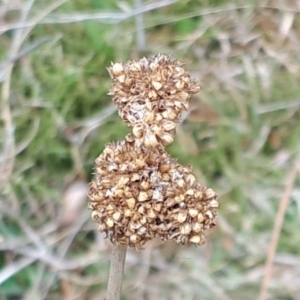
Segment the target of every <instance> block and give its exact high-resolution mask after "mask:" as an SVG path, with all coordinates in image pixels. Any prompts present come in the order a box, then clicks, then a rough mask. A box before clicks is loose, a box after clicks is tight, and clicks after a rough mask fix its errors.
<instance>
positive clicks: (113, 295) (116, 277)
mask: <svg viewBox="0 0 300 300" xmlns="http://www.w3.org/2000/svg"><path fill="white" fill-rule="evenodd" d="M126 250H127V245H114V248H113V252H112V258H111V263H110V270H109V277H108V285H107V292H106V300H120V296H121V288H122V277H123V272H124V263H125V257H126Z"/></svg>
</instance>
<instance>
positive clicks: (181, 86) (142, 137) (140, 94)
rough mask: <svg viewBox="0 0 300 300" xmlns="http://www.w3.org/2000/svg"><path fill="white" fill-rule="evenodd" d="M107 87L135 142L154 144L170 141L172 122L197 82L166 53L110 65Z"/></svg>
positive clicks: (171, 140)
mask: <svg viewBox="0 0 300 300" xmlns="http://www.w3.org/2000/svg"><path fill="white" fill-rule="evenodd" d="M108 71H109V73H110V75H111V77H112V78H113V79H114V84H113V86H112V87H111V89H110V95H113V102H114V103H115V104H116V106H117V107H118V109H119V114H120V116H121V118H122V119H123V120H124V121H125V122H126V123H127V124H128V125H129V126H131V127H133V130H132V132H133V134H134V136H135V138H136V140H137V143H140V144H141V143H143V144H144V146H145V147H155V146H156V145H157V144H158V143H161V144H162V145H164V146H166V145H169V144H171V143H172V142H173V140H174V134H175V127H176V122H177V121H178V119H179V117H180V115H181V113H182V112H183V111H184V110H187V109H188V108H189V99H190V97H191V94H195V93H197V92H198V91H199V89H200V87H199V85H198V84H197V83H196V82H195V81H193V80H191V78H190V75H189V74H188V73H187V72H186V71H185V69H184V68H183V64H182V63H180V62H178V61H176V60H172V59H171V58H170V57H168V56H166V55H157V56H154V57H152V58H150V59H146V58H143V59H141V60H140V61H138V62H136V61H129V62H127V63H126V64H125V65H123V64H120V63H116V64H112V66H111V67H110V68H108Z"/></svg>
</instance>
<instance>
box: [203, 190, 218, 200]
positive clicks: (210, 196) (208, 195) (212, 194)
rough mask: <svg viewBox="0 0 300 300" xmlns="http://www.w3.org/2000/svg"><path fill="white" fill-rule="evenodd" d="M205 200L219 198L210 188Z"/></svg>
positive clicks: (206, 192)
mask: <svg viewBox="0 0 300 300" xmlns="http://www.w3.org/2000/svg"><path fill="white" fill-rule="evenodd" d="M204 193H205V198H206V199H212V198H215V197H216V196H217V194H216V192H215V191H214V190H213V189H211V188H208V189H207V190H205V192H204Z"/></svg>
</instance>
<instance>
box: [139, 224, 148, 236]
mask: <svg viewBox="0 0 300 300" xmlns="http://www.w3.org/2000/svg"><path fill="white" fill-rule="evenodd" d="M146 232H147V228H146V227H144V226H142V227H141V228H140V229H139V230H138V231H137V234H138V235H144V234H145V233H146Z"/></svg>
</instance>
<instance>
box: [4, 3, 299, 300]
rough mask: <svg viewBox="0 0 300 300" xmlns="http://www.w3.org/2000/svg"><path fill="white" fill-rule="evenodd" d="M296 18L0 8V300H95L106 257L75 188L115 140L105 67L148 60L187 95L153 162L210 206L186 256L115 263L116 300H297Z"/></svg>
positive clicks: (288, 10) (193, 10)
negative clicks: (180, 171)
mask: <svg viewBox="0 0 300 300" xmlns="http://www.w3.org/2000/svg"><path fill="white" fill-rule="evenodd" d="M299 13H300V5H299V1H296V0H295V1H288V0H284V1H254V0H253V1H250V0H248V1H227V0H218V1H200V0H199V1H196V0H191V1H185V0H182V1H176V0H168V1H167V0H162V1H146V0H143V1H142V0H136V1H130V0H123V1H121V0H120V1H117V0H113V1H96V0H72V1H68V0H61V1H45V0H43V1H34V0H29V1H21V0H11V1H2V2H0V34H1V35H0V84H1V96H0V97H1V117H2V118H1V128H0V140H1V153H0V179H1V183H0V184H1V188H0V196H1V202H0V215H1V220H0V251H1V255H0V299H10V300H12V299H102V298H104V294H105V286H106V280H107V272H108V267H109V255H110V249H111V248H110V247H111V246H110V244H109V242H107V241H106V240H104V239H103V237H102V236H100V235H99V234H98V233H97V232H96V226H95V224H93V223H92V222H91V221H90V218H89V212H88V211H87V209H86V197H85V195H86V191H87V190H86V189H87V185H86V183H87V182H88V181H89V180H90V179H91V176H92V170H93V165H94V158H95V157H96V156H97V155H99V153H100V152H101V151H102V149H103V148H104V145H105V144H106V143H107V142H108V141H112V140H118V139H123V137H124V135H125V134H126V133H127V132H128V128H127V127H126V125H124V124H123V123H122V121H121V119H120V118H119V117H118V116H117V114H116V111H115V108H114V107H113V106H112V105H111V100H110V98H109V96H107V92H108V89H109V86H110V84H111V79H110V77H109V75H108V73H107V70H106V67H107V66H109V65H110V63H111V61H114V62H117V61H123V62H125V61H127V60H128V59H137V58H140V57H142V56H144V55H146V56H148V55H152V54H157V53H166V54H170V55H171V56H172V57H174V58H178V59H179V60H180V61H183V62H184V63H185V64H186V68H187V69H188V70H189V71H190V72H191V73H192V74H193V77H195V78H196V79H197V80H199V82H200V83H201V86H202V90H201V91H200V93H199V94H198V95H196V96H195V97H194V98H193V99H192V103H191V109H190V111H189V112H187V113H186V114H185V115H184V116H183V118H182V122H181V123H180V125H179V126H178V133H177V138H176V142H175V143H174V145H172V146H171V147H169V148H168V150H169V152H170V153H171V154H172V155H173V156H174V157H177V158H178V160H179V162H180V163H183V164H192V165H193V166H194V173H195V174H196V175H197V177H198V179H199V181H201V182H203V183H204V184H207V185H209V186H211V187H212V188H214V189H215V190H216V191H217V192H218V194H219V195H220V197H219V200H220V204H221V206H220V217H219V225H218V227H217V228H216V229H215V230H214V231H212V232H211V234H210V235H209V236H208V241H207V244H206V245H205V246H203V247H201V248H195V247H193V246H188V247H181V246H177V245H175V244H173V243H165V244H162V243H160V242H158V241H154V242H153V243H149V244H148V245H147V246H146V247H145V250H144V251H139V252H136V251H135V250H131V251H129V253H128V255H127V261H126V270H125V274H126V275H125V278H124V285H123V295H124V296H123V299H258V294H259V290H260V288H261V285H262V282H263V278H266V277H265V276H266V275H265V274H271V280H270V283H269V285H268V295H269V299H282V300H290V299H300V298H299V297H300V296H299V295H300V289H299V280H300V277H299V276H300V256H299V254H300V250H299V244H300V231H299V229H298V228H300V179H299V165H300V163H299V137H300V122H299V116H300V99H299V92H300V87H299V80H300V72H299V66H300V52H299V45H300V16H299ZM12 63H13V64H12ZM12 66H13V69H11V68H12ZM297 168H298V175H296V172H297ZM294 175H295V176H294ZM293 176H294V177H293ZM289 191H290V195H289ZM286 199H289V205H288V207H287V208H285V207H284V205H281V206H280V203H281V204H282V203H284V201H285V200H286ZM280 213H281V214H284V215H285V218H284V221H283V222H281V224H280V222H279V225H282V230H280V226H279V227H278V226H277V227H276V226H275V227H274V222H275V218H276V215H277V214H280ZM274 232H275V233H278V234H280V236H279V241H278V247H277V251H276V256H275V259H274V261H273V269H272V272H270V270H267V272H265V268H264V265H265V261H266V259H267V257H268V256H270V252H268V249H269V248H270V247H269V244H270V240H271V236H272V234H274ZM271 249H272V248H271ZM273 249H274V245H273ZM260 299H266V298H260Z"/></svg>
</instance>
